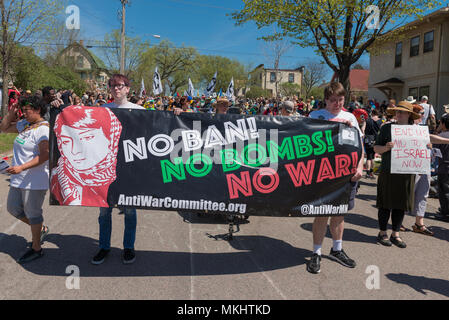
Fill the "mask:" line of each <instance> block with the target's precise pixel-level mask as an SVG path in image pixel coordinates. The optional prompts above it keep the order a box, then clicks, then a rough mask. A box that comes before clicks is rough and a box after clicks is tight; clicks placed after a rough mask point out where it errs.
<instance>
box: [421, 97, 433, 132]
mask: <svg viewBox="0 0 449 320" xmlns="http://www.w3.org/2000/svg"><path fill="white" fill-rule="evenodd" d="M428 101H429V98H428V97H427V96H423V97H422V98H421V103H420V106H421V107H423V109H424V110H423V112H424V115H423V116H422V118H421V125H426V124H427V119H428V118H429V117H430V118H431V119H433V120H435V110H433V106H432V105H431V104H428V103H427V102H428Z"/></svg>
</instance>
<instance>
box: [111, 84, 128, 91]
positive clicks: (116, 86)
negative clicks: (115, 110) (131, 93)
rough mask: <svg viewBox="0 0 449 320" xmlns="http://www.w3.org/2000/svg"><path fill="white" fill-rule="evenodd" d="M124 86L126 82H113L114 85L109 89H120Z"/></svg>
mask: <svg viewBox="0 0 449 320" xmlns="http://www.w3.org/2000/svg"><path fill="white" fill-rule="evenodd" d="M124 87H126V84H124V83H121V84H114V85H112V86H111V89H115V88H118V89H120V90H122V89H123V88H124Z"/></svg>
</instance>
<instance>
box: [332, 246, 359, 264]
mask: <svg viewBox="0 0 449 320" xmlns="http://www.w3.org/2000/svg"><path fill="white" fill-rule="evenodd" d="M329 258H330V259H332V260H334V261H337V262H339V263H341V264H342V265H344V266H345V267H348V268H354V267H355V266H356V263H355V261H354V260H352V259H350V258H349V257H348V255H347V254H346V253H345V252H344V250H343V249H341V251H334V249H331V252H330V254H329Z"/></svg>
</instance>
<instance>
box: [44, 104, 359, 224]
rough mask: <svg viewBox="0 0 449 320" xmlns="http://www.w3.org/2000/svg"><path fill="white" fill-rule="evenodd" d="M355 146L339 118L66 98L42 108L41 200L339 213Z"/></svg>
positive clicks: (235, 211)
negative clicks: (84, 103) (53, 107)
mask: <svg viewBox="0 0 449 320" xmlns="http://www.w3.org/2000/svg"><path fill="white" fill-rule="evenodd" d="M361 151H362V150H361V145H360V137H359V133H358V130H356V129H354V128H349V127H348V126H347V125H345V124H342V123H338V122H329V121H324V120H315V119H308V118H299V117H277V116H251V117H247V116H243V115H235V114H229V115H221V114H219V115H212V114H203V113H182V114H181V115H179V116H175V115H174V114H173V112H168V111H148V110H135V109H117V108H111V109H110V108H107V107H79V106H70V107H66V108H64V109H63V110H62V112H59V114H52V116H51V131H50V169H51V175H50V191H51V195H50V204H51V205H61V206H87V207H124V208H136V209H151V210H164V211H179V210H182V211H191V212H207V213H221V214H245V215H259V216H292V217H300V216H309V217H310V216H332V215H343V214H346V213H347V210H348V202H349V196H350V183H349V182H350V179H351V177H352V176H353V175H354V173H355V172H356V168H357V164H358V162H359V160H360V157H361Z"/></svg>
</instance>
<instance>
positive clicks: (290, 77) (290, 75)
mask: <svg viewBox="0 0 449 320" xmlns="http://www.w3.org/2000/svg"><path fill="white" fill-rule="evenodd" d="M288 82H289V83H294V82H295V74H294V73H289V74H288Z"/></svg>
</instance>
